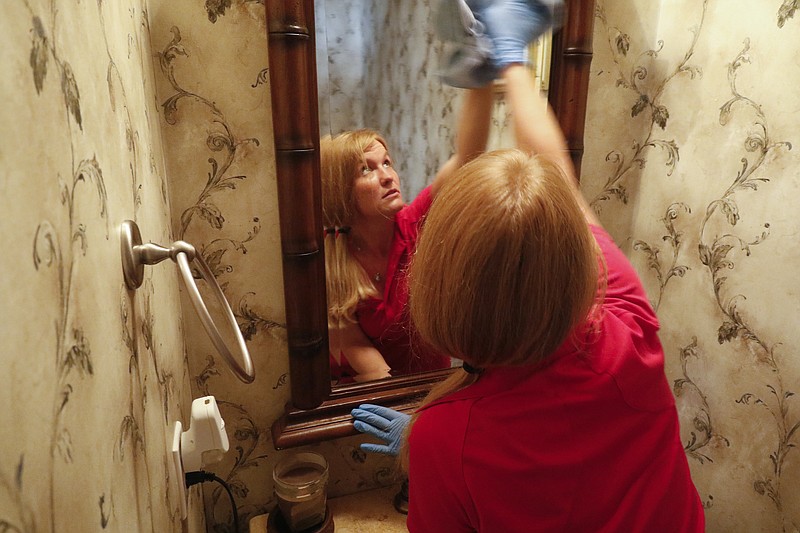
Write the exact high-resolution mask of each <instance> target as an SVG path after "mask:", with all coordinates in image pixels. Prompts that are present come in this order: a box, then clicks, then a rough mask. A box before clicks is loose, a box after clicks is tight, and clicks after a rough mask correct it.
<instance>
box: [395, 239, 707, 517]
mask: <svg viewBox="0 0 800 533" xmlns="http://www.w3.org/2000/svg"><path fill="white" fill-rule="evenodd" d="M592 231H593V233H594V235H595V238H596V240H597V242H598V244H599V245H600V248H601V249H602V251H603V254H604V257H605V260H606V264H607V269H608V284H607V289H606V294H605V300H604V303H603V315H602V317H601V319H600V330H599V333H596V334H595V335H594V336H593V337H591V341H587V342H585V344H583V345H582V346H581V348H580V349H578V348H576V347H575V344H574V341H567V342H565V344H564V345H562V346H561V347H560V348H559V349H558V350H557V351H556V353H555V354H553V356H552V359H551V363H550V364H549V365H548V366H545V367H540V368H533V367H503V368H488V369H486V370H485V371H484V373H483V374H482V375H481V377H480V378H479V379H478V381H477V382H476V383H475V384H473V385H471V386H469V387H466V388H464V389H462V390H459V391H456V392H454V393H452V394H450V395H447V396H445V397H443V398H441V399H440V400H438V401H435V402H432V403H431V404H429V405H427V406H426V407H424V408H423V410H422V411H421V413H420V416H419V418H418V419H417V421H416V423H415V424H414V426H413V427H412V430H411V436H410V441H409V450H410V459H409V465H410V471H409V493H410V500H409V513H408V522H407V523H408V529H409V531H411V532H412V533H415V532H427V531H447V532H452V533H456V532H467V531H479V532H481V533H487V532H498V533H499V532H502V533H514V532H520V533H522V532H524V533H535V532H553V531H564V532H571V531H591V532H608V533H612V532H613V533H618V532H623V531H624V532H648V533H650V532H665V533H666V532H681V533H695V532H697V533H699V532H702V531H703V530H704V516H703V508H702V504H701V501H700V498H699V496H698V494H697V490H696V489H695V487H694V484H693V483H692V479H691V477H690V473H689V465H688V461H687V459H686V453H685V452H684V449H683V444H682V442H681V438H680V431H679V425H678V414H677V411H676V409H675V400H674V397H673V396H672V391H671V390H670V386H669V384H668V382H667V379H666V376H665V374H664V354H663V349H662V347H661V343H660V341H659V339H658V336H657V331H658V319H657V318H656V315H655V313H654V312H653V310H652V308H651V307H650V304H649V302H648V300H647V297H646V294H645V292H644V289H643V288H642V286H641V283H640V281H639V278H638V277H637V275H636V272H635V271H634V270H633V267H632V266H631V265H630V263H629V262H628V261H627V259H626V258H625V256H624V255H623V254H622V252H621V251H620V250H619V249H618V248H617V247H616V245H615V244H614V243H613V242H612V240H611V238H610V237H609V236H608V234H607V233H606V232H605V231H604V230H602V229H601V228H598V227H592ZM584 340H585V339H584Z"/></svg>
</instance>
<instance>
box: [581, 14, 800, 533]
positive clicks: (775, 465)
mask: <svg viewBox="0 0 800 533" xmlns="http://www.w3.org/2000/svg"><path fill="white" fill-rule="evenodd" d="M792 6H795V7H792ZM794 9H796V3H792V2H781V0H770V1H762V2H748V1H743V0H731V1H726V2H718V1H713V0H711V1H705V2H699V1H688V0H687V1H683V0H675V1H670V2H660V3H653V2H645V1H639V0H623V1H618V0H614V1H611V0H598V1H597V17H596V18H595V32H594V33H595V39H594V52H595V55H594V60H593V63H592V77H591V82H590V97H589V109H588V116H587V128H586V132H587V133H586V141H585V142H586V153H585V156H584V159H583V176H582V183H583V189H584V192H585V193H586V195H587V196H588V197H589V198H590V199H592V203H593V205H594V207H595V209H597V210H598V211H599V213H600V217H601V219H602V221H603V223H604V224H605V225H606V226H607V227H608V228H609V229H610V230H611V232H612V234H613V236H614V237H615V239H616V240H617V242H618V243H619V245H620V246H621V247H622V248H623V249H624V250H625V251H626V252H627V253H628V255H629V256H630V257H631V259H632V261H633V262H634V265H635V266H636V268H637V269H638V271H639V273H640V274H641V276H642V278H643V280H644V283H645V287H646V288H647V291H648V294H649V295H650V298H651V300H652V302H653V304H654V306H655V307H656V308H657V311H658V315H659V317H660V319H661V325H662V329H661V338H662V341H663V343H664V347H665V350H666V356H667V375H668V378H669V379H670V381H671V382H672V383H673V389H674V392H675V394H676V397H677V404H678V408H679V410H680V416H681V424H682V428H683V430H682V435H683V441H684V443H685V445H686V450H687V454H688V457H689V461H690V464H691V467H692V474H693V477H694V479H695V482H696V485H697V487H698V490H699V491H700V495H701V497H702V499H703V501H704V502H705V504H706V516H707V521H708V531H709V532H748V533H751V532H777V531H785V532H789V531H800V490H798V488H800V453H798V450H797V448H796V446H797V445H798V444H800V432H798V431H797V430H798V427H800V403H798V402H800V401H799V400H798V399H797V396H796V394H797V393H798V383H800V360H799V359H798V357H797V354H798V353H800V341H799V340H798V336H797V323H798V316H800V297H798V296H799V294H798V287H799V285H798V281H797V273H798V271H800V243H799V242H798V240H797V234H798V217H797V213H798V208H800V200H798V198H799V196H798V194H797V193H798V188H800V178H799V177H798V173H797V169H798V168H800V153H798V146H799V145H800V137H799V136H798V131H800V130H798V128H797V124H798V122H800V97H799V96H798V93H797V90H796V87H797V86H798V84H800V59H798V55H797V44H798V43H800V17H798V16H797V15H796V14H795V13H794V11H793V10H794ZM787 15H794V17H793V18H786V16H787ZM637 102H642V105H637ZM640 108H641V109H640Z"/></svg>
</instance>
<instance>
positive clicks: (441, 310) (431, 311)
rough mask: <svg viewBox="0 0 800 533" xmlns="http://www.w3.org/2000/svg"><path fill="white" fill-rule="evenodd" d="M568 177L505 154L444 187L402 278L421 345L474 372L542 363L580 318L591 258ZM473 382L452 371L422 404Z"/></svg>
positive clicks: (472, 166) (586, 302)
mask: <svg viewBox="0 0 800 533" xmlns="http://www.w3.org/2000/svg"><path fill="white" fill-rule="evenodd" d="M567 179H568V178H567V177H566V176H564V174H563V173H562V172H561V170H560V169H559V167H558V166H557V165H556V164H555V163H553V162H552V161H550V160H549V159H547V158H545V157H542V156H532V157H531V156H529V155H527V154H525V153H524V152H522V151H520V150H503V151H497V152H491V153H487V154H484V155H482V156H480V157H478V158H477V159H475V160H473V161H472V162H470V163H468V164H466V165H464V166H463V167H462V168H461V169H459V170H458V171H457V172H456V173H455V174H454V175H453V176H452V177H451V178H450V179H449V180H447V181H446V182H444V183H443V184H442V188H441V189H440V191H439V193H438V194H437V196H436V199H435V200H434V202H433V205H432V207H431V209H430V211H429V213H428V216H427V219H426V222H425V227H424V229H423V231H422V232H421V235H420V238H419V241H418V245H417V252H416V254H415V256H414V258H413V260H412V264H411V267H410V274H409V310H410V314H411V320H412V321H413V323H414V325H415V327H416V329H417V332H418V334H419V336H420V337H421V339H422V340H423V341H425V342H426V343H428V344H429V345H431V346H432V347H433V348H434V349H436V350H438V351H440V352H442V353H446V354H449V355H452V356H453V357H456V358H458V359H461V360H463V361H464V362H465V363H468V364H469V365H470V366H472V367H478V368H487V367H493V366H513V365H530V364H541V363H544V362H545V361H547V359H548V357H549V356H550V355H551V354H552V353H553V352H554V351H555V350H556V349H557V348H558V347H559V346H560V345H561V344H562V343H563V342H564V341H565V340H566V339H567V338H568V336H569V334H570V332H573V331H575V330H576V329H577V326H579V325H580V324H583V323H585V322H586V321H587V320H588V317H589V316H590V311H591V310H592V308H593V305H594V303H595V301H596V297H597V294H598V268H599V263H598V256H599V253H598V248H597V245H596V243H595V240H594V237H593V236H592V234H591V230H590V229H589V227H588V224H587V222H586V219H585V216H584V214H583V212H582V211H581V208H580V206H579V205H578V202H577V201H576V199H575V198H574V196H573V194H574V193H573V192H572V190H571V188H570V187H569V185H568V182H567ZM476 379H477V377H476V376H475V375H474V374H467V373H466V372H460V371H457V372H456V373H455V375H453V376H451V377H450V378H449V379H447V380H445V381H444V382H442V383H441V384H440V385H439V386H437V387H436V388H434V389H433V390H432V391H431V393H430V394H429V395H428V397H427V398H426V399H425V400H424V401H423V405H426V404H428V403H430V402H431V401H433V400H435V399H437V398H440V397H442V396H445V395H447V394H449V393H451V392H454V391H455V390H458V389H460V388H463V387H466V386H467V385H469V384H471V383H474V382H475V380H476ZM415 416H416V415H415ZM412 422H413V420H412ZM406 448H407V447H406ZM406 454H407V449H406V450H404V452H403V455H401V466H403V465H407V455H406Z"/></svg>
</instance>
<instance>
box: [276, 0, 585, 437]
mask: <svg viewBox="0 0 800 533" xmlns="http://www.w3.org/2000/svg"><path fill="white" fill-rule="evenodd" d="M565 3H566V8H567V9H566V19H565V21H564V25H563V26H562V28H561V29H560V30H559V31H558V32H556V33H555V34H554V35H553V47H552V59H551V61H552V64H551V71H550V72H551V74H550V89H549V95H548V98H549V100H550V105H551V106H552V108H553V110H554V111H555V113H556V116H557V117H558V119H559V122H560V124H561V127H562V129H563V130H564V135H565V137H566V139H567V145H568V147H569V150H570V155H571V156H572V160H573V162H574V164H575V170H576V173H577V175H578V176H580V168H581V166H580V165H581V158H582V156H583V133H584V123H585V115H586V98H587V92H588V86H589V67H590V64H591V60H592V30H593V23H594V0H566V2H565ZM265 4H266V9H267V36H268V45H269V79H270V91H271V95H272V124H273V131H274V137H275V161H276V174H277V179H278V206H279V212H280V213H279V214H280V224H281V247H282V253H283V279H284V298H285V303H286V329H287V337H288V346H289V376H290V379H289V381H290V386H291V394H292V401H291V403H290V404H289V405H287V408H286V412H285V413H284V415H283V416H282V417H280V418H279V419H278V420H277V421H276V422H275V423H274V424H273V426H272V437H273V443H274V445H275V448H276V449H283V448H290V447H293V446H300V445H304V444H310V443H312V442H318V441H321V440H328V439H335V438H340V437H346V436H350V435H355V434H356V431H355V429H354V428H353V425H352V422H351V416H350V410H351V409H352V408H353V407H355V406H357V405H358V404H361V403H365V402H369V403H379V404H381V405H385V406H387V407H391V408H394V409H398V410H401V411H410V410H412V409H413V408H414V407H415V406H416V404H417V403H418V402H419V400H420V399H421V398H422V397H423V396H424V395H425V394H427V392H428V391H429V390H430V388H431V387H432V386H433V385H434V384H435V383H437V382H439V381H441V380H442V379H443V378H444V377H445V376H447V375H448V374H449V373H450V372H453V370H450V369H448V370H438V371H434V372H426V373H423V374H414V375H409V376H401V377H396V378H391V379H385V380H379V381H373V382H367V383H355V384H348V385H341V386H337V387H335V388H334V389H331V386H330V366H329V359H328V325H327V324H328V320H327V303H326V297H325V256H324V252H323V248H322V246H323V237H324V236H323V231H322V229H323V224H322V210H321V194H320V158H319V141H320V137H319V113H318V101H317V66H316V47H315V29H314V25H315V24H314V0H266V1H265Z"/></svg>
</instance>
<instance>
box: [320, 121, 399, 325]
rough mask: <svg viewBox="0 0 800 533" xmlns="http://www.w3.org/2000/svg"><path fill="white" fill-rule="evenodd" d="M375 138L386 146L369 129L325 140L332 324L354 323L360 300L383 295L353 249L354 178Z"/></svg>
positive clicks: (323, 173)
mask: <svg viewBox="0 0 800 533" xmlns="http://www.w3.org/2000/svg"><path fill="white" fill-rule="evenodd" d="M375 141H377V142H379V143H381V144H382V145H383V146H384V147H385V148H386V147H387V145H386V141H385V140H384V139H383V137H381V136H380V135H379V134H378V132H376V131H374V130H369V129H361V130H355V131H348V132H344V133H341V134H339V135H336V136H334V137H332V136H330V135H326V136H325V137H323V138H322V139H321V142H320V163H321V178H322V218H323V223H324V224H325V275H326V286H327V294H328V327H332V328H342V327H345V326H347V325H348V324H351V323H355V322H356V318H355V312H356V307H357V306H358V302H359V301H361V300H363V299H366V298H370V297H376V296H378V291H377V290H376V288H375V285H374V284H373V283H372V281H371V280H370V279H369V276H368V275H367V273H366V272H365V271H364V269H363V268H362V267H361V265H360V264H359V262H358V261H357V260H356V259H355V258H354V257H352V256H351V255H350V253H349V251H348V242H349V239H350V233H349V229H350V223H351V221H352V220H353V217H354V215H355V213H356V204H355V198H354V196H353V183H354V181H355V179H356V177H358V171H359V168H360V166H361V165H363V164H365V161H366V160H365V157H364V152H365V150H366V149H367V148H368V147H369V146H370V145H371V144H372V143H373V142H375ZM387 150H388V148H387Z"/></svg>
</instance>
